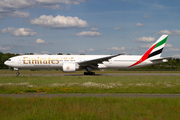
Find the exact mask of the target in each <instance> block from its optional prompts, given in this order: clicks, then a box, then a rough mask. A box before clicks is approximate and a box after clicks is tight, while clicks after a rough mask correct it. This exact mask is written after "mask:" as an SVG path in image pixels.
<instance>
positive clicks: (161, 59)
mask: <svg viewBox="0 0 180 120" xmlns="http://www.w3.org/2000/svg"><path fill="white" fill-rule="evenodd" d="M172 58H173V57H166V58H159V59H152V60H150V61H152V62H157V61H168V60H170V59H172Z"/></svg>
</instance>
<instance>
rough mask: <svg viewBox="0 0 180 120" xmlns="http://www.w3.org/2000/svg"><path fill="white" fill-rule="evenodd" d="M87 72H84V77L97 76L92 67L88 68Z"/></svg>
mask: <svg viewBox="0 0 180 120" xmlns="http://www.w3.org/2000/svg"><path fill="white" fill-rule="evenodd" d="M86 70H87V72H84V75H95V72H92V69H91V67H86Z"/></svg>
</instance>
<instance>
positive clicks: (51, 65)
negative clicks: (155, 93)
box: [4, 35, 171, 75]
mask: <svg viewBox="0 0 180 120" xmlns="http://www.w3.org/2000/svg"><path fill="white" fill-rule="evenodd" d="M167 38H168V35H162V36H161V37H160V38H159V39H158V40H157V41H156V42H155V43H154V44H153V45H152V46H151V47H150V48H149V49H148V50H147V51H146V52H145V53H144V54H143V55H122V54H118V55H20V56H16V57H12V58H9V59H8V60H7V61H5V62H4V64H5V65H7V66H9V67H13V68H14V70H16V71H17V73H16V74H17V75H19V74H20V73H19V71H18V70H19V69H62V70H63V72H75V71H76V70H80V69H85V70H86V71H87V72H84V75H95V73H94V72H92V70H94V69H129V68H138V67H144V66H148V65H154V64H158V63H163V62H168V60H169V59H170V58H171V57H166V58H163V57H161V53H162V51H163V48H164V46H165V43H166V40H167Z"/></svg>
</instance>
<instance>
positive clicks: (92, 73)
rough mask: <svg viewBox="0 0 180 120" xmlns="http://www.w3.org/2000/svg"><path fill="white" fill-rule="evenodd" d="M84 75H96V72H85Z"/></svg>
mask: <svg viewBox="0 0 180 120" xmlns="http://www.w3.org/2000/svg"><path fill="white" fill-rule="evenodd" d="M84 75H95V72H84Z"/></svg>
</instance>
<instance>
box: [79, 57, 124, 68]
mask: <svg viewBox="0 0 180 120" xmlns="http://www.w3.org/2000/svg"><path fill="white" fill-rule="evenodd" d="M119 55H121V54H118V55H111V56H107V57H102V58H97V59H92V60H87V61H82V62H77V63H78V64H79V65H80V66H88V65H95V66H97V65H98V63H102V62H103V61H108V60H109V59H111V58H113V57H116V56H119Z"/></svg>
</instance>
